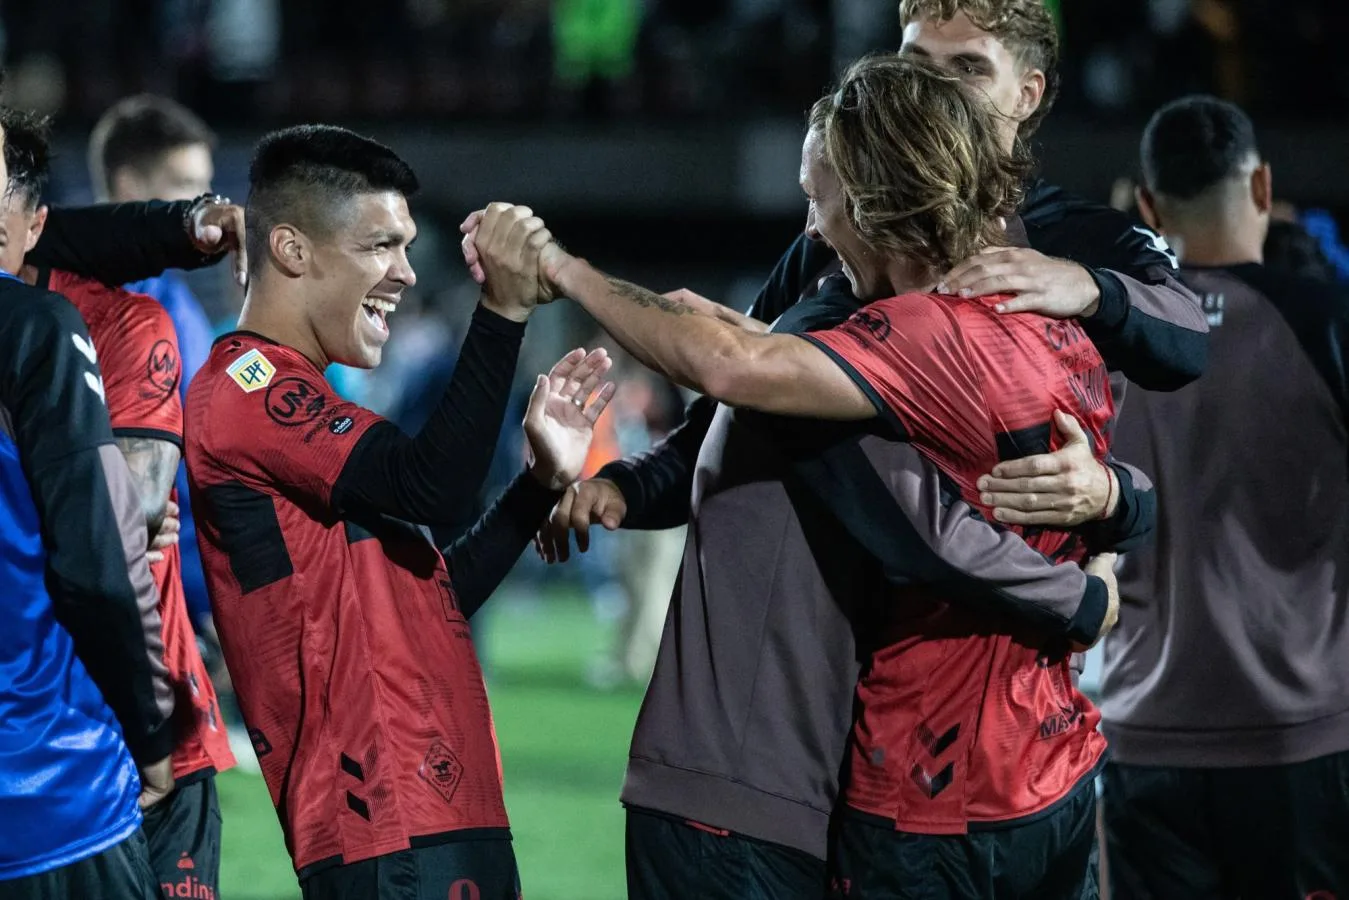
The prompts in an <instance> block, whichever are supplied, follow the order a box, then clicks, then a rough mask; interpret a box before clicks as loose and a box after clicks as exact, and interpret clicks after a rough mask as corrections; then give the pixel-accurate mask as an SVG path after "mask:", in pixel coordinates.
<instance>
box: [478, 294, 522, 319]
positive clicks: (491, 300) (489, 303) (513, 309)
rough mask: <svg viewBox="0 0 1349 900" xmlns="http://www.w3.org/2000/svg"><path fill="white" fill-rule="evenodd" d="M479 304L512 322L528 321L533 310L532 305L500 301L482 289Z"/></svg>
mask: <svg viewBox="0 0 1349 900" xmlns="http://www.w3.org/2000/svg"><path fill="white" fill-rule="evenodd" d="M478 303H479V305H481V306H482V308H483V309H486V310H487V311H489V312H492V313H495V314H496V315H498V316H501V318H503V319H509V320H510V321H512V322H516V323H519V324H523V323H525V322H527V321H529V317H530V315H531V314H532V313H533V312H534V307H533V306H520V305H518V304H515V303H502V302H501V301H499V300H497V299H496V298H495V297H493V296H492V295H491V294H489V293H488V292H487V291H483V292H482V295H481V296H480V297H479V298H478Z"/></svg>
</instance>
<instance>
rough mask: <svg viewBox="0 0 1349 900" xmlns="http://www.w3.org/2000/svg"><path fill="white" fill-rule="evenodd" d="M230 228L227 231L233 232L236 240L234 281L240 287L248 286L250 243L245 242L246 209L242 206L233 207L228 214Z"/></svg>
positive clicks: (234, 240) (234, 241)
mask: <svg viewBox="0 0 1349 900" xmlns="http://www.w3.org/2000/svg"><path fill="white" fill-rule="evenodd" d="M228 222H229V226H228V228H227V229H226V230H227V231H231V232H233V235H234V238H233V243H234V280H235V282H237V283H238V285H239V287H246V286H247V285H248V242H247V241H245V240H244V208H243V207H242V206H231V207H230V208H229V213H228Z"/></svg>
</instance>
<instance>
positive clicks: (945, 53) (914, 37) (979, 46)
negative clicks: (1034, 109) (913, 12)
mask: <svg viewBox="0 0 1349 900" xmlns="http://www.w3.org/2000/svg"><path fill="white" fill-rule="evenodd" d="M899 52H900V53H911V54H913V55H915V56H925V57H928V58H930V59H932V60H933V61H935V62H936V63H937V64H939V65H943V66H946V65H950V64H951V62H952V61H954V60H956V59H958V58H960V57H969V58H976V59H977V58H982V59H986V60H988V61H989V62H992V63H994V64H995V65H998V66H1011V65H1013V64H1015V62H1016V60H1015V58H1014V57H1013V55H1012V52H1011V51H1010V50H1009V49H1008V48H1007V45H1006V44H1004V43H1003V42H1002V41H1000V40H999V39H998V38H997V37H995V36H993V35H992V34H990V33H988V32H987V31H984V30H983V29H982V28H980V27H979V26H978V25H975V24H974V22H972V21H970V18H969V16H967V15H965V13H963V12H958V13H956V14H955V15H954V16H953V17H952V18H950V19H948V20H946V21H944V22H939V21H937V20H936V19H933V18H930V17H927V16H919V17H918V18H915V19H913V20H912V21H911V22H909V23H908V24H907V25H905V26H904V40H903V43H901V44H900V48H899Z"/></svg>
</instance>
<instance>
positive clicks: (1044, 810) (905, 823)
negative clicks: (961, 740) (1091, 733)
mask: <svg viewBox="0 0 1349 900" xmlns="http://www.w3.org/2000/svg"><path fill="white" fill-rule="evenodd" d="M1108 761H1110V750H1109V749H1102V750H1101V756H1098V757H1097V760H1095V762H1093V764H1091V768H1090V769H1087V770H1086V772H1083V773H1082V775H1079V776H1078V777H1077V779H1074V781H1072V784H1071V785H1068V788H1067V791H1064V792H1063V793H1060V795H1059V796H1058V797H1055V799H1054V800H1050V801H1048V803H1047V804H1044V806H1043V807H1040V808H1037V810H1032V811H1029V812H1016V814H1013V815H1012V816H1009V818H997V819H990V818H974V816H967V818H966V819H965V822H963V823H958V822H917V820H912V819H905V820H900V819H896V818H893V816H888V815H884V814H880V812H876V811H874V810H863V808H862V807H858V806H854V804H853V803H849V801H844V804H843V815H846V816H849V818H850V819H857V820H859V822H866V823H869V824H874V826H878V827H886V828H889V830H892V831H904V833H907V834H931V835H955V834H969V833H971V831H1001V830H1004V828H1017V827H1021V826H1025V824H1032V823H1035V822H1039V820H1040V819H1044V818H1048V816H1051V815H1054V814H1055V812H1058V811H1059V810H1060V808H1062V807H1063V806H1064V804H1067V803H1071V801H1072V800H1074V799H1075V797H1077V796H1078V795H1079V793H1081V792H1082V791H1086V789H1091V791H1095V785H1094V781H1095V779H1097V776H1098V775H1101V770H1102V769H1105V765H1106V762H1108Z"/></svg>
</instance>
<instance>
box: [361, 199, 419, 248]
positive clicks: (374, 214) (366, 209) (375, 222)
mask: <svg viewBox="0 0 1349 900" xmlns="http://www.w3.org/2000/svg"><path fill="white" fill-rule="evenodd" d="M345 205H346V207H347V209H346V213H347V214H346V216H345V218H346V220H347V231H348V232H349V233H350V234H351V235H352V236H354V237H357V238H371V237H376V236H379V237H386V238H391V239H393V240H395V241H398V242H401V243H410V242H411V241H412V240H413V239H414V238H415V237H416V236H417V223H416V222H414V221H413V220H412V213H411V211H410V210H409V209H408V201H407V198H406V197H404V196H403V195H402V194H400V193H399V192H398V191H376V192H372V193H361V194H354V195H352V196H351V197H350V198H349V199H348V200H347V202H346V204H345Z"/></svg>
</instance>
